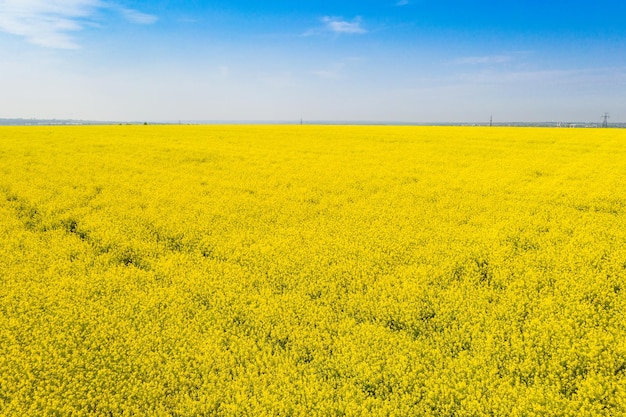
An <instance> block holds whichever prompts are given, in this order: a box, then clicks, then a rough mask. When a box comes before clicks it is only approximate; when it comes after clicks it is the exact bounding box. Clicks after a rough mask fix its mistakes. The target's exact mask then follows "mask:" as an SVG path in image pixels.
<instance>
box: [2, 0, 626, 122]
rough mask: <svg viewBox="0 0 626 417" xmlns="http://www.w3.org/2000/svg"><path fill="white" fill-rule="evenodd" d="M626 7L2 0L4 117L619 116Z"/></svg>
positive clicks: (624, 83)
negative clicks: (605, 113)
mask: <svg viewBox="0 0 626 417" xmlns="http://www.w3.org/2000/svg"><path fill="white" fill-rule="evenodd" d="M625 20H626V3H623V2H618V1H605V0H601V1H598V2H596V3H593V4H591V3H588V2H582V1H569V2H564V1H555V2H549V3H545V2H540V1H535V0H529V1H524V2H516V4H509V3H507V2H495V1H490V0H487V1H480V2H478V1H474V2H463V1H459V0H450V1H445V0H444V1H439V2H432V1H430V2H428V1H422V0H390V1H387V0H379V1H371V2H360V1H338V2H337V1H334V2H331V1H328V0H321V1H309V0H304V1H300V2H293V1H285V0H277V1H272V2H254V1H241V0H240V1H237V0H235V1H225V0H217V1H194V2H170V1H166V0H157V1H143V0H141V1H139V0H137V1H131V0H47V1H46V0H0V88H1V89H2V100H0V118H40V119H52V118H57V119H65V118H68V119H83V120H116V121H117V120H119V121H123V120H147V121H164V120H168V121H172V120H224V121H227V120H233V121H236V120H249V121H255V120H256V121H264V120H299V119H300V118H301V117H303V118H304V119H306V120H328V121H333V120H337V121H339V120H352V121H364V122H367V121H405V122H413V123H431V122H432V123H436V122H458V123H465V122H478V121H486V120H488V119H489V116H490V115H493V116H494V120H497V121H550V120H554V121H572V120H577V121H590V122H599V121H600V118H601V116H602V114H604V112H610V113H611V121H612V122H622V121H626V101H625V100H624V97H625V96H626V42H625V39H626V37H625V35H626V21H625Z"/></svg>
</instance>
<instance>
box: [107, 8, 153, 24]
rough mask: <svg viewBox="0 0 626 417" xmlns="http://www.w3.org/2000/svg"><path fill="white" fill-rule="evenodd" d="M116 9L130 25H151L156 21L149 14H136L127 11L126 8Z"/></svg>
mask: <svg viewBox="0 0 626 417" xmlns="http://www.w3.org/2000/svg"><path fill="white" fill-rule="evenodd" d="M117 9H118V10H119V12H120V14H121V15H122V16H124V17H125V18H126V20H128V21H129V22H132V23H137V24H140V25H151V24H153V23H155V22H156V21H157V17H156V16H154V15H151V14H147V13H142V12H138V11H137V10H133V9H128V8H126V7H119V8H117Z"/></svg>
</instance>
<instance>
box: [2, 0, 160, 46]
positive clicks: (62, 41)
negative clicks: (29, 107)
mask: <svg viewBox="0 0 626 417" xmlns="http://www.w3.org/2000/svg"><path fill="white" fill-rule="evenodd" d="M103 9H112V10H115V11H117V12H118V13H119V14H121V15H122V16H123V17H124V18H125V19H127V20H128V21H130V22H133V23H139V24H150V23H154V22H155V21H156V17H155V16H152V15H149V14H145V13H141V12H139V11H136V10H133V9H129V8H126V7H123V6H120V5H117V4H115V3H111V2H108V1H104V0H0V31H2V32H6V33H10V34H13V35H17V36H22V37H24V38H26V40H27V41H28V42H30V43H33V44H35V45H39V46H43V47H46V48H59V49H77V48H79V45H78V43H77V42H76V41H75V40H74V38H73V36H72V33H73V32H79V31H81V30H82V29H83V28H84V27H85V26H86V25H88V24H90V23H93V19H94V18H95V17H96V16H95V15H96V14H97V12H98V11H99V10H103Z"/></svg>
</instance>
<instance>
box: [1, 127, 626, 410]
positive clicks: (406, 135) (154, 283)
mask: <svg viewBox="0 0 626 417" xmlns="http://www.w3.org/2000/svg"><path fill="white" fill-rule="evenodd" d="M0 162H1V163H0V415H7V416H25V415H32V416H66V415H67V416H69V415H71V416H131V415H150V416H203V415H207V416H208V415H216V416H222V415H223V416H243V415H247V416H276V415H280V416H289V415H291V416H363V415H381V416H410V415H415V416H458V417H464V416H467V417H470V416H616V415H625V414H626V317H625V316H624V311H626V283H625V281H624V280H625V277H626V131H622V130H615V129H588V130H585V129H579V130H577V129H531V128H457V127H446V128H441V127H338V126H335V127H324V126H107V127H32V128H30V127H29V128H0Z"/></svg>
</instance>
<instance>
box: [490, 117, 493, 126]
mask: <svg viewBox="0 0 626 417" xmlns="http://www.w3.org/2000/svg"><path fill="white" fill-rule="evenodd" d="M492 126H493V115H491V116H489V127H492Z"/></svg>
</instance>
